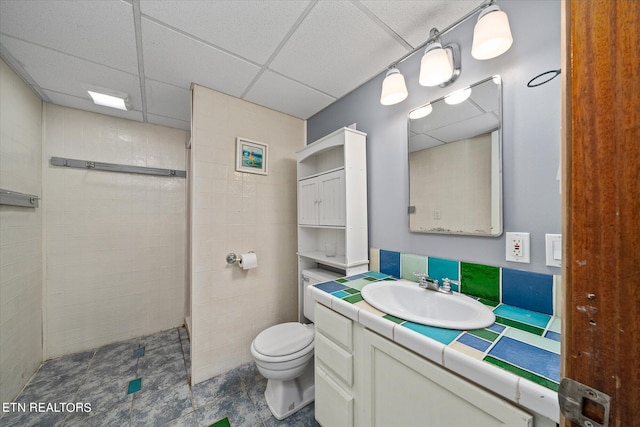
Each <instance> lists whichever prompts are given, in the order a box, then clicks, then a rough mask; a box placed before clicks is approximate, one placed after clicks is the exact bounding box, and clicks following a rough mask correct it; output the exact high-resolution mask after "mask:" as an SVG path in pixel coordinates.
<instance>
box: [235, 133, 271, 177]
mask: <svg viewBox="0 0 640 427" xmlns="http://www.w3.org/2000/svg"><path fill="white" fill-rule="evenodd" d="M268 162H269V146H268V145H267V144H265V143H263V142H257V141H251V140H249V139H246V138H240V137H238V138H236V170H237V171H238V172H248V173H257V174H260V175H266V174H267V173H268V172H269V163H268Z"/></svg>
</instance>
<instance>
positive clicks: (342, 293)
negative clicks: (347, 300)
mask: <svg viewBox="0 0 640 427" xmlns="http://www.w3.org/2000/svg"><path fill="white" fill-rule="evenodd" d="M331 295H333V296H334V297H337V298H344V297H348V296H349V295H351V294H350V293H349V292H345V291H338V292H334V293H332V294H331Z"/></svg>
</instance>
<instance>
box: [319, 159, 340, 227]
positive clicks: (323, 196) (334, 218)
mask: <svg viewBox="0 0 640 427" xmlns="http://www.w3.org/2000/svg"><path fill="white" fill-rule="evenodd" d="M344 185H345V182H344V169H342V170H339V171H335V172H330V173H327V174H324V175H321V176H319V177H318V190H319V193H318V194H319V200H320V203H319V205H318V206H319V211H318V221H319V224H320V225H334V226H344V225H345V188H344Z"/></svg>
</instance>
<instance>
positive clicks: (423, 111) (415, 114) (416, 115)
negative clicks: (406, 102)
mask: <svg viewBox="0 0 640 427" xmlns="http://www.w3.org/2000/svg"><path fill="white" fill-rule="evenodd" d="M432 111H433V107H432V106H431V104H427V105H423V106H422V107H418V108H416V109H415V110H412V111H410V112H409V118H410V119H411V120H416V119H421V118H423V117H427V116H428V115H429V114H431V112H432Z"/></svg>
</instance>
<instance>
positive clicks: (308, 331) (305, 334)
mask: <svg viewBox="0 0 640 427" xmlns="http://www.w3.org/2000/svg"><path fill="white" fill-rule="evenodd" d="M312 342H313V329H312V328H308V327H306V326H304V325H303V324H302V323H298V322H289V323H281V324H279V325H275V326H272V327H270V328H267V329H265V330H264V331H262V332H260V333H259V334H258V336H257V337H256V339H255V340H254V341H253V347H254V348H255V349H256V350H257V351H258V352H259V353H261V354H264V355H265V356H286V355H288V354H292V353H295V352H297V351H300V350H302V349H303V348H305V347H307V346H308V345H309V344H311V343H312Z"/></svg>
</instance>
